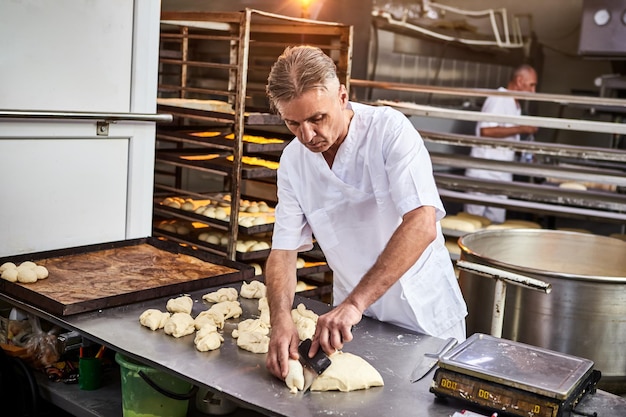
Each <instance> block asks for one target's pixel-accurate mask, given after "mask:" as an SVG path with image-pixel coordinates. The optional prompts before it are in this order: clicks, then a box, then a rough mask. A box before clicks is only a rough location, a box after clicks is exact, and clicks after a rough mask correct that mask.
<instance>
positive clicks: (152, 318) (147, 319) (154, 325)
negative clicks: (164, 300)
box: [139, 308, 170, 331]
mask: <svg viewBox="0 0 626 417" xmlns="http://www.w3.org/2000/svg"><path fill="white" fill-rule="evenodd" d="M169 318H170V313H167V312H164V311H160V310H157V309H156V308H149V309H148V310H146V311H144V312H143V313H141V316H139V323H141V325H142V326H145V327H147V328H149V329H150V330H153V331H154V330H159V329H162V328H163V326H165V322H166V321H167V319H169Z"/></svg>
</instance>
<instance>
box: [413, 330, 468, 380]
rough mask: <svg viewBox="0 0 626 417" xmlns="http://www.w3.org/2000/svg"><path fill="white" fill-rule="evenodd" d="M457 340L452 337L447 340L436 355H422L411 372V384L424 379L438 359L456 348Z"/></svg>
mask: <svg viewBox="0 0 626 417" xmlns="http://www.w3.org/2000/svg"><path fill="white" fill-rule="evenodd" d="M456 344H457V340H456V339H455V338H454V337H450V338H448V340H446V343H445V344H444V345H443V347H442V348H441V349H439V352H437V353H424V356H422V358H421V359H420V360H419V362H418V363H417V365H416V366H415V369H413V372H411V382H417V381H419V380H420V379H422V378H424V377H425V376H426V375H428V373H429V372H430V371H431V369H433V368H434V367H435V365H436V364H437V362H439V357H441V355H443V354H444V353H446V352H447V351H449V350H450V349H452V348H453V347H454V346H456Z"/></svg>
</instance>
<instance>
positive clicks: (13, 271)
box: [2, 268, 18, 282]
mask: <svg viewBox="0 0 626 417" xmlns="http://www.w3.org/2000/svg"><path fill="white" fill-rule="evenodd" d="M17 274H18V272H17V268H7V269H5V270H4V271H2V279H6V280H7V281H9V282H17Z"/></svg>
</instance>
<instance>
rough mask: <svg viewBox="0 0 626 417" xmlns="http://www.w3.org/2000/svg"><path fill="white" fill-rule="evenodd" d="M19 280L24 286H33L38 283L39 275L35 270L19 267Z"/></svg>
mask: <svg viewBox="0 0 626 417" xmlns="http://www.w3.org/2000/svg"><path fill="white" fill-rule="evenodd" d="M20 266H21V265H20ZM17 280H18V281H19V282H22V283H24V284H32V283H33V282H37V273H36V272H35V269H34V268H20V267H19V266H18V267H17Z"/></svg>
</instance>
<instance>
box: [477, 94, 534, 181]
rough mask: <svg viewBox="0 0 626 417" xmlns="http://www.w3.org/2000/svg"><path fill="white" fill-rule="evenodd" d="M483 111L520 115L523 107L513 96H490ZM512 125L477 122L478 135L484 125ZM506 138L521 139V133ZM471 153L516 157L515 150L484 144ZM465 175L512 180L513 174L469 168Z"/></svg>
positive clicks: (498, 158) (507, 158) (497, 158)
mask: <svg viewBox="0 0 626 417" xmlns="http://www.w3.org/2000/svg"><path fill="white" fill-rule="evenodd" d="M498 91H507V89H506V88H503V87H500V88H499V89H498ZM481 112H482V113H493V114H499V115H506V116H519V115H521V114H522V111H521V108H520V107H519V106H518V105H517V102H516V101H515V99H514V98H513V97H501V96H490V97H488V98H487V100H485V103H484V104H483V107H482V109H481ZM496 126H503V127H510V126H515V125H514V124H511V123H498V122H479V123H477V124H476V136H480V130H481V129H482V128H483V127H496ZM505 139H509V140H520V136H519V135H513V136H509V137H507V138H505ZM470 155H471V156H473V157H475V158H484V159H490V160H493V161H512V160H514V159H515V151H512V150H510V149H504V148H490V147H484V146H475V147H473V148H472V150H471V152H470ZM465 175H466V176H468V177H474V178H485V179H492V180H499V181H511V180H512V179H513V174H511V173H510V172H499V171H490V170H486V169H474V168H472V169H467V170H466V171H465Z"/></svg>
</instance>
